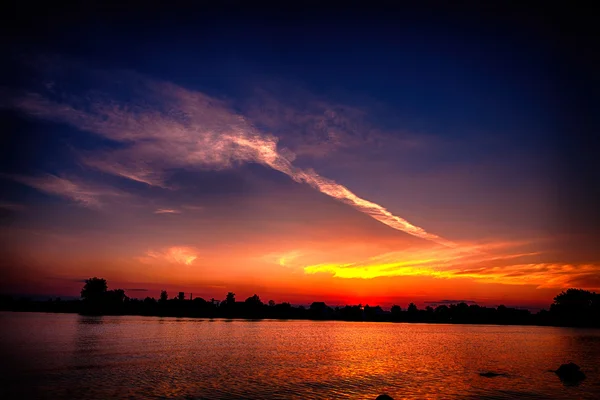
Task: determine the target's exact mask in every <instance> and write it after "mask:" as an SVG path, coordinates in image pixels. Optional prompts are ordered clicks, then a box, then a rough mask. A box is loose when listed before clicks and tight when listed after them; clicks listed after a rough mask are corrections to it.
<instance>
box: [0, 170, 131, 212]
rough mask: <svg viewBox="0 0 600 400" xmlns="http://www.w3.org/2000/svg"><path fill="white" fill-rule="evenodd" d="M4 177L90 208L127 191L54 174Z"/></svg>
mask: <svg viewBox="0 0 600 400" xmlns="http://www.w3.org/2000/svg"><path fill="white" fill-rule="evenodd" d="M4 177H6V178H8V179H11V180H14V181H16V182H19V183H22V184H24V185H27V186H30V187H32V188H34V189H37V190H39V191H41V192H44V193H47V194H50V195H54V196H59V197H62V198H65V199H69V200H72V201H74V202H76V203H77V204H79V205H81V206H83V207H88V208H101V207H102V205H103V201H104V200H106V199H107V198H115V197H123V196H126V194H125V193H123V192H120V191H118V190H116V189H114V188H110V187H102V186H97V185H92V184H89V183H86V182H81V181H79V180H76V179H69V178H64V177H60V176H56V175H52V174H45V175H39V176H25V175H4Z"/></svg>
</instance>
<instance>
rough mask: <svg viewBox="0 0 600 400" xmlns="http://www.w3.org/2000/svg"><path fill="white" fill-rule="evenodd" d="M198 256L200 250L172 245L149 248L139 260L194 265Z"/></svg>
mask: <svg viewBox="0 0 600 400" xmlns="http://www.w3.org/2000/svg"><path fill="white" fill-rule="evenodd" d="M197 258H198V251H197V250H196V249H195V248H193V247H188V246H171V247H167V248H164V249H161V250H149V251H148V252H146V254H145V255H144V256H142V257H138V258H137V260H138V261H140V262H143V263H154V262H167V263H172V264H182V265H188V266H189V265H192V264H193V263H194V261H195V260H196V259H197Z"/></svg>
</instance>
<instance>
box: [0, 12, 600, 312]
mask: <svg viewBox="0 0 600 400" xmlns="http://www.w3.org/2000/svg"><path fill="white" fill-rule="evenodd" d="M388 8H389V9H386V7H381V8H375V7H372V8H366V7H365V6H364V5H362V6H361V5H359V4H358V3H349V4H348V5H347V6H346V7H344V8H333V7H331V8H327V7H324V6H321V7H318V6H317V5H316V4H314V3H310V2H308V3H304V7H303V8H300V7H298V6H297V8H296V9H291V8H289V5H288V6H287V8H283V7H282V8H279V9H277V8H273V7H271V8H268V7H266V6H265V7H260V6H259V5H258V4H254V5H253V6H252V7H250V6H249V5H244V4H243V3H240V2H223V3H221V5H220V6H215V5H213V6H211V7H208V6H206V5H204V6H202V7H200V6H199V7H198V8H196V9H188V10H187V11H188V12H185V13H182V12H181V10H176V9H171V10H168V9H164V8H163V9H158V8H152V7H149V6H144V5H138V6H136V7H134V6H132V7H128V6H127V7H126V6H120V7H117V6H113V7H112V8H111V7H110V6H99V5H95V4H94V3H90V2H81V3H78V5H75V6H70V7H68V8H67V7H64V8H60V7H59V8H56V7H55V8H48V9H44V8H41V9H33V10H32V9H31V8H28V7H25V6H24V5H23V6H15V9H14V10H13V12H14V17H15V18H14V19H13V21H14V24H12V25H9V26H6V27H3V28H2V29H3V30H4V31H5V32H3V35H2V36H3V37H4V38H5V39H3V41H2V52H3V54H5V55H6V59H7V62H6V63H4V65H3V66H2V67H1V69H0V71H1V72H2V73H1V78H0V121H1V125H0V126H1V128H2V132H3V133H2V139H1V142H0V143H1V145H0V147H1V149H0V274H1V275H0V292H3V293H8V294H14V295H29V296H63V297H69V296H78V294H79V291H80V290H81V287H82V285H83V281H84V280H85V279H86V278H89V277H92V276H98V277H103V278H105V279H107V280H108V283H109V288H123V289H125V290H126V293H127V294H128V295H129V296H130V297H138V298H143V297H146V296H154V297H157V296H158V293H159V292H160V290H162V289H165V290H168V291H169V293H170V294H172V295H175V294H176V292H178V291H185V292H187V293H193V295H194V296H201V297H203V298H206V299H209V298H216V299H221V298H224V297H225V294H226V293H227V292H228V291H233V292H235V293H236V295H237V297H238V299H244V298H246V297H249V296H251V295H252V294H254V293H257V294H259V295H260V296H261V298H262V299H263V300H265V301H266V300H269V299H273V300H275V301H277V302H281V301H288V302H291V303H293V304H309V303H310V302H312V301H326V302H327V303H328V304H334V305H343V304H357V303H362V304H371V305H373V304H380V305H383V306H386V307H389V306H390V305H391V304H400V305H401V306H403V307H404V306H406V304H408V302H411V301H412V302H415V303H416V304H417V305H419V306H425V305H431V304H443V303H448V302H455V301H469V302H476V303H478V304H483V305H492V306H493V305H499V304H506V305H513V306H521V307H529V308H540V307H547V306H548V305H549V304H550V303H551V301H552V298H553V297H554V296H555V295H556V294H557V293H559V292H560V291H561V290H563V289H566V288H569V287H578V288H585V289H590V290H600V246H598V245H597V244H598V238H599V237H600V235H599V233H600V232H599V227H600V215H599V210H598V207H597V204H600V193H599V192H600V189H599V187H600V185H599V184H598V183H599V182H600V175H599V172H598V171H600V168H598V161H597V160H596V154H598V140H597V138H596V137H597V135H596V132H597V129H596V128H597V127H598V115H597V112H595V111H594V110H597V109H598V108H597V107H596V106H597V105H598V102H597V101H596V99H595V96H596V95H595V93H597V91H596V90H595V89H596V88H597V84H598V78H597V74H596V73H595V72H594V71H596V70H597V69H596V68H595V67H596V66H598V54H600V53H599V52H597V51H595V50H596V49H597V46H596V43H594V42H593V41H592V40H590V38H589V37H588V35H587V34H588V33H589V31H588V30H586V29H587V28H588V27H589V26H590V24H591V23H593V21H591V19H589V18H588V19H585V18H584V17H581V16H578V18H579V19H577V22H579V24H578V28H577V29H578V30H573V29H571V28H568V27H567V22H572V21H571V20H569V18H572V17H573V16H572V15H569V14H568V13H564V12H562V13H561V12H559V10H550V9H548V10H546V11H547V12H546V13H545V14H541V13H539V11H534V10H519V12H514V11H515V10H489V9H487V10H486V9H481V8H480V9H474V8H470V9H457V8H455V9H448V10H441V9H438V10H437V11H436V12H433V11H428V10H425V9H416V8H414V9H413V8H411V9H406V8H405V9H395V8H391V7H389V5H388ZM553 11H555V12H553ZM558 15H560V16H561V18H558V17H557V16H558Z"/></svg>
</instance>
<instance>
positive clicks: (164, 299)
mask: <svg viewBox="0 0 600 400" xmlns="http://www.w3.org/2000/svg"><path fill="white" fill-rule="evenodd" d="M167 300H169V294H168V293H167V291H166V290H161V291H160V298H159V300H158V301H160V302H161V303H166V302H167Z"/></svg>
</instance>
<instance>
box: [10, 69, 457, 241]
mask: <svg viewBox="0 0 600 400" xmlns="http://www.w3.org/2000/svg"><path fill="white" fill-rule="evenodd" d="M115 75H117V74H115ZM125 77H126V78H128V79H129V82H135V84H131V87H129V88H128V87H127V84H126V83H125V84H124V85H122V86H121V85H120V86H119V89H120V90H121V92H123V91H126V90H127V89H129V91H130V92H131V95H132V97H133V98H134V99H138V100H139V101H138V102H137V103H136V102H135V101H128V102H119V101H118V100H117V99H114V98H109V97H107V96H105V97H104V98H103V97H102V96H100V95H97V96H96V97H92V100H91V101H87V100H85V99H87V98H88V97H89V96H90V95H91V94H90V93H85V94H83V95H81V96H79V97H78V96H74V95H69V96H67V95H65V96H62V97H61V98H62V99H65V98H66V99H69V100H68V101H64V100H60V101H59V100H53V99H52V98H50V96H47V97H44V96H42V95H41V94H38V93H33V94H31V93H30V94H26V95H23V96H20V97H18V96H17V97H15V99H14V101H13V106H14V107H16V108H17V109H19V110H21V111H24V112H26V113H28V114H30V115H33V116H36V117H39V118H45V119H50V120H55V121H60V122H66V123H69V124H71V125H73V126H75V127H77V128H78V129H81V130H85V131H90V132H94V133H96V134H98V135H101V136H102V137H105V138H107V139H110V140H113V141H115V142H118V143H120V144H121V147H120V148H118V149H116V150H111V151H105V152H103V153H101V154H97V153H94V154H87V155H85V156H84V158H83V159H82V161H83V162H84V163H85V164H87V165H88V166H90V167H93V168H97V169H99V170H102V171H104V172H107V173H110V174H114V175H118V176H122V177H125V178H128V179H132V180H135V181H138V182H143V183H145V184H148V185H152V186H159V187H164V188H168V187H169V184H168V171H169V170H172V169H177V168H186V169H194V168H207V169H224V168H231V167H232V166H234V165H235V164H237V163H258V164H262V165H264V166H267V167H270V168H272V169H274V170H277V171H279V172H282V173H284V174H286V175H288V176H289V177H290V178H291V179H293V180H294V181H296V182H299V183H306V184H308V185H310V186H311V187H313V188H314V189H316V190H318V191H320V192H321V193H323V194H325V195H327V196H330V197H332V198H334V199H336V200H338V201H342V202H344V203H346V204H348V205H350V206H352V207H354V208H355V209H357V210H358V211H360V212H363V213H365V214H367V215H369V216H370V217H372V218H374V219H376V220H377V221H380V222H381V223H383V224H385V225H387V226H389V227H391V228H393V229H396V230H399V231H403V232H406V233H408V234H410V235H414V236H416V237H419V238H422V239H426V240H430V241H433V242H437V243H440V244H443V245H445V246H454V243H452V242H451V241H449V240H446V239H444V238H442V237H440V236H438V235H435V234H432V233H430V232H427V231H426V230H425V229H423V228H421V227H418V226H415V225H413V224H411V223H410V222H408V221H407V220H405V219H404V218H401V217H400V216H397V215H394V214H393V213H392V212H390V211H389V210H387V209H386V208H385V207H383V206H381V205H379V204H377V203H374V202H371V201H368V200H366V199H364V198H361V197H359V196H358V195H356V194H355V193H353V192H352V191H351V190H350V189H348V188H347V187H345V186H343V185H341V184H339V183H337V182H335V181H333V180H331V179H328V178H325V177H323V176H321V175H319V174H318V173H317V172H315V171H314V170H312V169H302V168H298V167H296V166H294V165H293V164H292V162H293V159H294V156H293V154H292V152H291V151H289V150H288V149H280V148H279V147H278V142H279V138H278V137H275V136H273V135H269V134H266V133H262V132H260V131H259V130H258V129H257V128H256V127H255V126H253V125H252V123H250V122H249V121H248V120H247V119H246V118H244V117H243V116H241V115H239V114H236V113H235V112H234V111H232V110H231V109H230V108H229V107H228V106H227V105H226V104H225V103H223V102H221V101H219V100H216V99H213V98H211V97H209V96H206V95H204V94H202V93H199V92H194V91H189V90H186V89H183V88H181V87H179V86H176V85H173V84H170V83H165V82H156V81H152V80H148V79H143V78H142V77H140V76H137V75H135V74H131V73H128V74H125ZM53 81H54V80H53ZM96 81H97V80H96ZM124 82H127V81H124ZM56 90H57V89H55V90H54V91H56ZM146 104H149V105H146ZM325 115H326V116H327V118H329V119H332V120H334V121H338V123H339V124H342V125H344V124H346V122H343V121H342V117H340V116H339V115H338V114H336V112H335V111H332V110H326V111H325ZM38 186H41V185H38ZM44 187H46V188H47V190H52V191H53V192H56V193H61V194H64V195H65V194H66V195H69V196H71V197H72V198H74V199H76V200H77V201H78V202H81V203H83V204H86V205H88V206H93V205H94V204H96V205H97V204H98V201H97V198H96V196H94V195H92V194H90V193H87V192H85V191H79V190H77V189H76V188H71V189H67V188H61V189H50V188H48V185H44Z"/></svg>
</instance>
